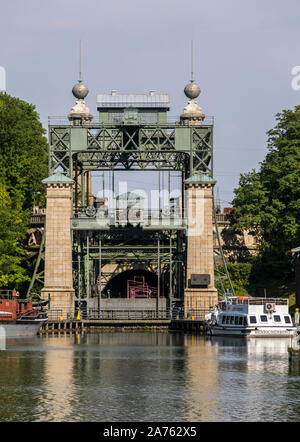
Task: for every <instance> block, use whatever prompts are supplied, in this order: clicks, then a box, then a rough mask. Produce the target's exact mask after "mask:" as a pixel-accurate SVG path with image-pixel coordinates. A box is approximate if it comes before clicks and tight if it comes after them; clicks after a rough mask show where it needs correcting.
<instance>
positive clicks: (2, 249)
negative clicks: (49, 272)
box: [0, 185, 29, 289]
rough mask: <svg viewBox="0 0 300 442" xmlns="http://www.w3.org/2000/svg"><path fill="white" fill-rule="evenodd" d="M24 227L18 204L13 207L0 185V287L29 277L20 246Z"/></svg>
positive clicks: (22, 249)
mask: <svg viewBox="0 0 300 442" xmlns="http://www.w3.org/2000/svg"><path fill="white" fill-rule="evenodd" d="M25 235H26V228H25V224H24V220H23V219H22V212H21V210H20V206H19V207H18V206H16V207H13V206H12V201H11V198H10V196H9V193H8V192H7V190H6V189H5V187H4V186H3V185H0V287H2V288H11V289H12V288H14V287H18V286H19V285H20V284H21V283H23V282H25V281H28V280H29V278H28V276H27V275H26V273H25V270H24V268H23V265H22V264H23V260H24V258H25V255H26V252H25V250H24V248H23V247H22V240H23V239H24V238H25Z"/></svg>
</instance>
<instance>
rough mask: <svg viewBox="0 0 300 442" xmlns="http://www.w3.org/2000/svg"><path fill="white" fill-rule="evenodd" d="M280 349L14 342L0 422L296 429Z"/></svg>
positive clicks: (211, 341) (287, 368) (134, 338)
mask: <svg viewBox="0 0 300 442" xmlns="http://www.w3.org/2000/svg"><path fill="white" fill-rule="evenodd" d="M288 344H289V341H288V340H287V339H272V338H253V339H252V338H251V339H240V338H230V337H224V338H222V337H205V336H195V335H187V334H186V335H185V334H181V333H169V332H160V331H150V332H143V331H138V332H114V331H112V332H103V333H95V334H86V335H77V336H75V335H73V336H69V335H68V336H66V335H58V336H57V335H56V336H51V335H49V336H42V337H37V338H34V339H27V340H18V339H17V340H14V341H11V342H10V343H9V345H8V349H7V351H5V352H0V420H1V421H8V420H22V421H29V420H34V421H108V422H114V421H171V422H178V421H181V422H183V421H189V422H191V421H276V420H292V421H297V420H299V418H300V414H299V412H300V409H299V405H298V391H299V387H300V369H299V367H300V364H293V366H291V364H289V361H288V353H287V345H288Z"/></svg>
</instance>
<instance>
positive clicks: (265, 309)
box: [205, 296, 297, 338]
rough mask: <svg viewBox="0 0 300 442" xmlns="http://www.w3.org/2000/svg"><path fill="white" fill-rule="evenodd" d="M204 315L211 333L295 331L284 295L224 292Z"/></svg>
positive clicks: (261, 334)
mask: <svg viewBox="0 0 300 442" xmlns="http://www.w3.org/2000/svg"><path fill="white" fill-rule="evenodd" d="M205 319H206V321H207V324H208V333H209V334H211V335H212V336H244V337H263V338H266V337H271V338H275V337H278V338H283V337H290V336H295V335H296V334H297V328H296V327H294V326H293V323H292V319H291V316H290V314H289V309H288V300H287V299H280V298H252V297H247V296H227V297H225V298H224V299H223V300H222V301H220V302H219V303H218V305H217V306H216V308H215V310H214V312H212V313H211V314H209V315H206V318H205Z"/></svg>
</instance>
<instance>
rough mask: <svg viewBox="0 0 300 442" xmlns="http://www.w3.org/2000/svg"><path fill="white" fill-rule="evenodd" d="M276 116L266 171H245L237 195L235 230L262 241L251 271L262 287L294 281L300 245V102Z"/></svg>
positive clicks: (269, 143) (234, 202)
mask: <svg viewBox="0 0 300 442" xmlns="http://www.w3.org/2000/svg"><path fill="white" fill-rule="evenodd" d="M276 120H277V121H278V123H277V125H276V126H275V128H274V129H272V130H270V131H269V132H267V135H268V146H267V148H268V153H267V155H266V158H265V160H264V161H263V162H262V163H261V167H260V170H259V171H258V172H256V171H255V170H253V171H252V172H250V173H247V174H244V175H241V177H240V181H239V187H238V188H237V189H235V197H234V199H233V206H234V216H235V224H234V227H235V229H236V230H244V229H246V230H248V231H249V232H250V233H251V234H253V235H254V236H255V237H256V240H257V242H258V248H259V255H258V257H257V259H256V260H255V261H254V265H253V269H252V276H251V281H252V283H253V284H254V285H256V286H259V285H261V284H262V283H266V282H267V283H268V284H270V285H272V281H273V284H276V285H277V286H279V285H283V286H286V285H288V284H290V283H291V281H292V280H293V275H292V266H291V262H290V261H291V252H290V250H291V249H292V248H293V247H295V246H297V245H299V244H300V228H299V222H300V219H299V213H300V210H299V209H300V173H299V171H300V106H296V107H295V109H294V110H284V111H282V113H279V114H277V115H276ZM265 285H266V284H265Z"/></svg>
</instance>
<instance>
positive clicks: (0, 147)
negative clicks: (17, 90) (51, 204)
mask: <svg viewBox="0 0 300 442" xmlns="http://www.w3.org/2000/svg"><path fill="white" fill-rule="evenodd" d="M44 134H45V129H43V127H42V125H41V123H40V121H39V116H38V114H37V112H36V111H35V106H33V105H32V104H29V103H26V102H25V101H22V100H20V99H18V98H15V97H11V96H10V95H8V94H5V93H0V182H1V183H3V184H5V187H6V189H7V191H8V192H9V194H10V197H11V198H12V201H13V203H16V204H21V210H22V211H24V210H27V211H28V210H31V209H32V207H33V205H34V203H35V202H36V201H34V200H35V198H36V195H37V192H40V193H41V194H42V195H43V194H44V186H43V185H42V183H41V180H42V179H43V178H45V177H47V172H48V168H47V152H48V149H47V139H46V138H45V136H44Z"/></svg>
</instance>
